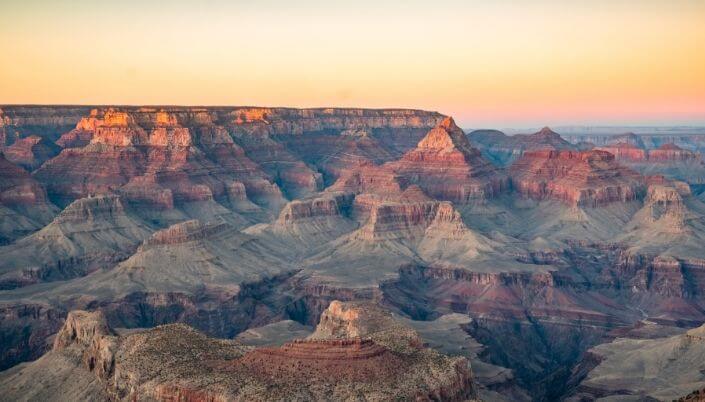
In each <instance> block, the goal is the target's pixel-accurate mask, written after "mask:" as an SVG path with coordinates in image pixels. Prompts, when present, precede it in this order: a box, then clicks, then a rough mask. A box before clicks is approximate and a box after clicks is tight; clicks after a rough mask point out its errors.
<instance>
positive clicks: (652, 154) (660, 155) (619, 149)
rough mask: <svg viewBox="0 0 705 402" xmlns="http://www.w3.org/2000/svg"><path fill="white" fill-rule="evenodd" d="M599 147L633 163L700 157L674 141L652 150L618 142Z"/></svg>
mask: <svg viewBox="0 0 705 402" xmlns="http://www.w3.org/2000/svg"><path fill="white" fill-rule="evenodd" d="M597 149H600V150H603V151H607V152H609V153H611V154H612V155H614V156H615V158H617V160H620V161H626V162H633V163H639V162H642V163H645V162H651V163H671V162H683V161H693V160H697V159H699V157H700V155H699V154H698V153H696V152H693V151H688V150H685V149H683V148H681V147H679V146H677V145H675V144H672V143H669V144H663V145H661V146H660V147H658V148H656V149H650V150H646V149H644V148H639V147H638V146H636V145H634V144H632V143H617V144H614V145H609V146H604V147H599V148H597Z"/></svg>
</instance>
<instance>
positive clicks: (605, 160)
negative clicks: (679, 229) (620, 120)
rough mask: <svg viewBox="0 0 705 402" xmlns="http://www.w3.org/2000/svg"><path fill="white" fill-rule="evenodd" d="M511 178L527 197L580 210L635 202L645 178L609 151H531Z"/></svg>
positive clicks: (511, 172) (516, 166)
mask: <svg viewBox="0 0 705 402" xmlns="http://www.w3.org/2000/svg"><path fill="white" fill-rule="evenodd" d="M510 175H511V178H512V185H513V187H514V189H515V190H516V191H518V192H519V193H520V194H522V195H523V196H525V197H529V198H533V199H537V200H543V199H557V200H560V201H563V202H566V203H568V204H570V205H576V206H587V207H596V206H600V205H604V204H607V203H611V202H626V201H630V200H634V199H636V198H637V197H638V196H639V194H640V192H641V191H642V189H643V179H642V177H641V176H640V175H639V174H638V173H636V172H634V171H632V170H630V169H627V168H624V167H622V166H620V165H619V164H618V163H617V162H616V161H615V158H614V156H613V155H612V154H610V153H608V152H605V151H548V150H546V151H530V152H527V153H525V154H524V156H523V157H522V158H521V159H519V160H518V161H517V162H515V163H514V164H513V165H512V167H511V169H510Z"/></svg>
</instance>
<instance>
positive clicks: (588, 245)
mask: <svg viewBox="0 0 705 402" xmlns="http://www.w3.org/2000/svg"><path fill="white" fill-rule="evenodd" d="M0 122H1V124H0V136H2V137H1V138H0V140H1V141H0V142H1V143H0V147H2V148H3V150H6V151H7V150H9V153H10V154H13V155H15V156H17V157H18V159H17V160H18V161H19V160H20V159H22V160H27V161H31V162H30V163H32V164H34V165H31V164H26V166H28V169H34V170H33V171H32V172H31V173H30V172H29V170H26V169H23V168H22V167H20V166H19V165H17V164H15V163H13V162H11V161H9V160H7V159H6V158H4V157H0V236H1V237H0V242H1V243H3V244H2V246H1V247H0V253H1V254H2V256H3V258H2V261H1V262H0V317H1V319H0V339H2V342H0V368H1V369H9V371H6V372H4V373H2V374H0V395H3V396H6V398H9V399H12V400H14V399H30V400H32V399H34V400H47V399H52V397H54V396H55V395H65V397H66V399H70V400H116V399H136V400H142V399H151V400H153V399H166V400H175V399H207V400H208V399H210V400H218V398H221V399H226V400H230V399H237V398H238V397H241V398H242V399H266V398H267V397H269V398H275V399H276V398H278V397H279V398H280V399H284V398H288V399H292V398H293V399H296V398H299V399H301V400H311V399H336V398H337V397H338V396H340V398H344V397H346V396H349V397H350V398H365V397H369V398H368V399H375V398H376V399H390V398H392V397H394V396H395V395H393V394H392V393H395V392H396V393H397V394H398V395H397V396H400V397H401V398H403V399H409V398H412V399H413V398H418V399H422V400H425V399H434V398H435V399H453V398H457V399H460V398H469V397H474V390H478V388H479V394H480V395H479V396H481V397H482V398H485V399H486V400H512V401H513V400H520V401H526V400H529V399H530V397H529V395H531V397H533V398H535V399H541V400H560V399H563V398H566V397H568V396H570V395H572V393H573V392H574V391H576V386H577V385H578V383H580V381H582V380H583V379H584V378H583V377H584V376H585V375H587V373H588V372H589V371H590V370H591V369H592V368H594V367H595V366H596V365H597V363H599V362H597V359H596V358H595V354H593V353H592V352H590V353H585V352H586V351H587V350H589V349H591V348H595V347H596V346H597V345H599V344H603V343H605V342H611V341H612V340H613V339H614V337H616V336H622V337H625V336H632V335H634V334H637V333H638V334H640V335H639V336H641V337H642V341H643V340H644V339H643V338H646V337H647V335H648V338H654V337H655V336H656V335H655V334H659V336H660V337H663V336H673V335H674V334H678V333H680V332H682V331H683V330H684V329H685V328H688V327H693V326H698V325H701V324H702V322H704V321H705V314H704V313H703V306H704V305H705V292H703V290H702V289H704V288H705V252H704V251H703V247H702V245H703V243H704V242H705V218H703V217H705V204H704V203H703V194H704V193H703V189H704V188H705V187H703V186H704V185H703V184H702V183H705V180H702V179H701V178H700V173H699V172H701V171H702V172H705V169H701V168H702V166H705V165H702V163H703V162H702V159H701V157H700V156H699V155H698V154H697V151H698V150H700V151H701V152H702V150H703V148H702V146H703V144H705V142H702V141H701V140H700V139H698V137H697V136H696V135H690V134H689V135H683V136H681V135H675V134H661V133H656V134H653V135H642V134H639V135H626V136H622V137H619V138H617V139H610V138H611V137H610V138H606V139H604V141H603V139H600V138H597V137H595V138H593V139H594V140H595V144H597V145H598V146H611V148H615V149H618V150H617V151H614V152H615V154H616V157H613V156H612V155H610V153H607V152H604V151H601V150H585V151H578V150H576V149H574V146H573V145H571V144H567V143H566V142H565V141H563V140H562V139H561V138H560V136H558V135H557V134H556V133H555V132H553V131H552V130H550V129H544V130H541V131H540V132H538V133H535V134H530V135H521V134H520V135H515V136H505V135H504V134H502V133H500V132H494V131H492V132H489V131H481V132H474V133H471V134H470V135H469V136H467V137H466V136H465V135H464V134H463V132H462V131H461V130H460V129H459V128H458V127H457V126H456V125H455V123H454V122H453V121H452V119H450V118H445V117H444V116H442V115H440V114H438V113H434V112H423V111H411V110H362V109H286V108H257V107H242V108H239V107H222V108H221V107H129V106H128V107H125V106H117V107H109V106H106V107H96V108H88V107H85V108H83V107H25V106H3V107H2V112H1V113H0ZM429 130H430V131H429ZM566 130H569V128H566ZM703 138H705V137H703ZM610 141H611V142H610ZM53 143H56V144H57V145H58V146H59V147H61V148H62V149H61V152H60V153H59V154H58V155H56V156H53V157H52V156H51V155H50V153H42V151H41V149H44V148H42V147H46V148H47V149H48V148H53V149H54V151H57V150H58V148H56V147H53V146H52V144H53ZM620 143H623V144H631V145H615V144H620ZM669 143H672V144H676V145H677V146H678V147H680V148H682V149H677V148H676V147H675V146H671V145H666V146H663V145H664V144H669ZM592 147H593V146H591V145H590V144H582V145H580V149H584V148H585V149H591V148H592ZM659 147H660V149H657V148H659ZM478 149H479V151H478ZM620 152H621V153H620ZM642 155H643V157H642ZM652 155H653V157H652ZM693 156H696V157H693ZM47 157H48V158H49V159H47V160H46V161H44V162H43V163H41V161H42V159H45V158H47ZM515 158H519V159H518V160H517V161H516V162H515V163H514V165H513V166H512V167H511V168H510V169H509V176H510V177H511V179H508V178H507V177H506V176H505V174H504V173H503V172H504V171H503V169H502V168H496V167H494V166H493V165H492V164H491V163H490V162H488V160H489V161H492V162H495V163H498V164H500V165H503V164H506V163H508V162H509V161H512V160H514V159H515ZM640 158H641V159H640ZM699 158H700V159H699ZM18 163H24V162H18ZM39 163H41V166H38V165H39ZM36 166H38V167H36ZM624 166H626V168H625V167H624ZM35 167H36V168H35ZM628 168H629V169H628ZM630 169H632V170H634V171H636V172H638V173H635V172H634V171H632V170H630ZM703 177H705V175H703ZM54 202H55V203H56V204H57V205H60V206H61V207H64V210H63V211H62V212H60V210H59V209H58V208H56V207H55V206H54ZM332 300H345V301H346V302H337V303H333V304H331V305H330V308H329V304H330V302H331V301H332ZM75 310H85V311H86V312H85V313H78V312H76V313H71V314H70V315H69V312H70V311H75ZM101 313H102V316H101ZM101 317H102V318H101ZM64 323H65V327H64V329H63V330H61V326H62V324H64ZM317 323H320V325H318V327H316V329H315V331H314V330H313V326H314V325H316V324H317ZM647 323H653V324H647ZM108 324H109V325H108ZM184 324H186V325H188V327H187V326H186V325H184ZM110 327H112V328H116V330H114V331H113V330H110V329H109V328H110ZM155 327H156V328H155ZM189 327H192V328H195V329H197V330H198V331H203V333H204V334H207V336H206V335H204V334H201V333H199V332H197V331H194V330H193V329H191V328H189ZM642 327H643V328H642ZM647 327H648V328H647ZM652 327H658V329H653V328H652ZM149 328H151V329H149ZM660 328H665V329H663V330H662V329H660ZM57 331H59V333H57ZM664 331H665V332H664ZM309 335H312V336H311V338H310V339H304V340H298V341H297V340H296V339H298V338H308V336H309ZM209 337H216V338H209ZM233 338H236V339H238V340H242V342H244V343H247V345H252V346H245V345H242V344H239V343H238V342H232V341H229V340H226V339H233ZM52 344H54V345H55V347H54V349H53V351H51V352H49V353H47V354H46V355H45V356H43V357H41V356H42V354H43V353H44V352H45V351H46V350H47V349H48V348H49V347H51V345H52ZM426 345H427V346H428V347H425V346H426ZM253 346H254V347H253ZM598 349H599V347H598ZM439 352H441V353H449V354H451V355H452V356H455V357H446V356H443V355H441V354H440V353H439ZM684 358H687V356H681V355H676V359H677V361H678V362H677V363H675V364H674V367H676V366H678V365H679V364H681V362H685V360H684ZM33 359H38V360H36V361H35V362H32V363H25V364H21V363H22V362H27V361H29V360H33ZM465 359H467V360H470V361H471V362H472V364H473V372H475V373H477V377H476V378H477V382H478V383H479V384H471V385H468V378H469V375H468V374H469V370H468V368H467V364H466V363H467V362H466V360H465ZM571 370H574V374H572V373H571ZM658 370H661V368H659V369H658ZM658 370H657V371H658ZM362 371H365V372H366V373H367V374H366V373H364V372H362ZM47 373H48V374H47ZM591 378H592V377H591ZM630 378H631V377H630ZM67 379H70V380H67ZM640 381H641V380H640ZM675 383H676V382H674V384H675ZM620 384H621V383H620ZM38 385H41V386H38ZM698 387H699V386H698ZM470 388H472V389H473V391H472V392H469V391H468V390H469V389H470ZM700 388H702V387H700ZM600 389H603V388H600ZM630 389H631V388H630ZM695 389H697V387H694V388H693V389H689V390H687V392H692V391H695ZM277 390H279V391H277ZM588 391H589V390H586V389H585V388H580V392H582V393H585V395H588V396H590V395H592V396H596V395H597V396H599V395H601V394H600V393H599V392H601V391H596V392H595V393H590V392H591V391H590V392H588ZM276 392H280V393H281V394H277V393H276ZM609 392H612V391H609ZM630 392H631V391H630ZM639 392H641V391H639ZM687 392H685V393H687ZM284 393H286V394H284ZM642 394H643V395H647V394H648V395H651V391H648V392H646V391H645V392H643V393H637V396H634V395H632V397H633V398H634V397H636V398H639V397H641V395H642ZM331 395H333V396H331ZM351 395H352V396H351ZM576 395H577V394H576ZM674 395H675V394H674ZM645 397H646V396H645ZM0 399H2V397H0Z"/></svg>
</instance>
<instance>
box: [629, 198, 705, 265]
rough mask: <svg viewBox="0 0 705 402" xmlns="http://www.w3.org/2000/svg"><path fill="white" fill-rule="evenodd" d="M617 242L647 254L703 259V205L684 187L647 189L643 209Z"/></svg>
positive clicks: (704, 233) (704, 231)
mask: <svg viewBox="0 0 705 402" xmlns="http://www.w3.org/2000/svg"><path fill="white" fill-rule="evenodd" d="M624 231H625V233H624V234H623V235H621V236H619V238H618V240H619V241H621V242H624V243H626V244H628V245H629V247H630V251H631V252H634V253H642V254H647V255H662V256H671V257H679V258H699V259H705V250H703V247H702V245H703V244H705V204H703V203H702V202H700V201H699V200H698V199H696V198H695V197H693V196H692V195H691V194H690V189H689V188H688V185H687V184H682V185H680V186H678V185H661V184H656V185H651V186H649V189H648V192H647V195H646V198H645V200H644V207H643V208H642V209H641V210H640V211H639V212H637V213H636V214H635V215H634V217H633V218H632V220H631V221H630V222H629V223H628V224H627V226H626V227H625V228H624Z"/></svg>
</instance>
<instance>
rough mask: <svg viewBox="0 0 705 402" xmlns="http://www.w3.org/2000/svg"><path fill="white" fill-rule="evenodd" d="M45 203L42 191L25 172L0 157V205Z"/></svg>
mask: <svg viewBox="0 0 705 402" xmlns="http://www.w3.org/2000/svg"><path fill="white" fill-rule="evenodd" d="M46 202H47V196H46V192H45V191H44V189H43V188H42V187H41V185H39V183H37V181H36V180H34V179H32V176H30V174H29V173H27V171H26V170H24V169H22V168H20V167H19V166H17V165H14V164H13V163H12V162H10V161H8V160H7V159H6V158H5V157H4V156H3V155H0V204H2V205H6V206H15V205H34V204H41V203H46Z"/></svg>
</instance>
